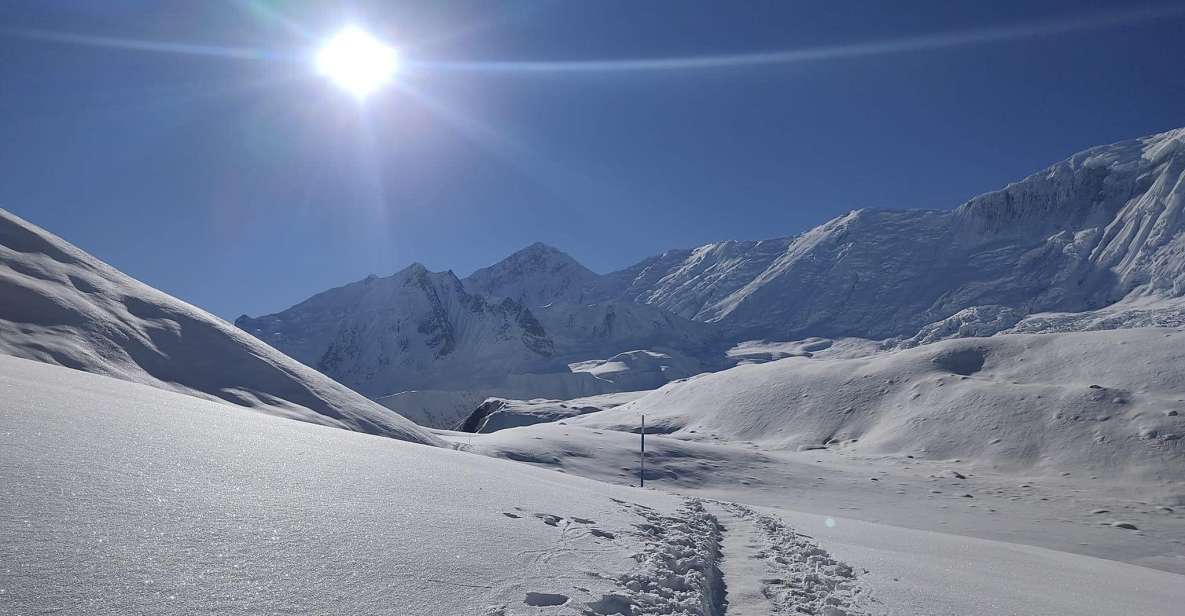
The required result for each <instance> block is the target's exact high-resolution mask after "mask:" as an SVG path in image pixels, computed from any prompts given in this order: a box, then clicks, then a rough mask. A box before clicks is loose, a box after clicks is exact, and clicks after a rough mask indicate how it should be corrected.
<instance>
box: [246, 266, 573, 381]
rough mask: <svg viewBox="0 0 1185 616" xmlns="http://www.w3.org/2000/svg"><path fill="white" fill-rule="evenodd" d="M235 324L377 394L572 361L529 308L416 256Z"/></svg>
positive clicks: (482, 378)
mask: <svg viewBox="0 0 1185 616" xmlns="http://www.w3.org/2000/svg"><path fill="white" fill-rule="evenodd" d="M235 324H236V325H237V326H238V327H240V328H242V329H244V330H246V331H248V332H250V333H251V334H253V335H254V336H256V337H258V338H260V339H261V340H264V341H265V342H267V343H269V344H271V345H272V346H274V347H276V348H278V349H280V350H282V351H284V352H285V353H288V354H289V355H291V356H292V357H294V358H296V359H297V360H299V361H301V362H304V363H305V364H306V365H309V366H312V367H314V368H316V369H318V370H320V371H321V372H324V373H325V374H328V375H329V376H331V377H333V378H335V379H337V380H338V381H339V382H341V383H344V384H346V385H348V386H350V387H352V388H354V389H355V390H357V391H360V392H362V393H365V394H368V395H372V396H377V395H382V394H389V393H394V392H398V391H403V390H408V389H417V388H432V387H434V386H436V387H438V386H441V385H453V384H456V383H458V382H459V381H463V382H464V383H466V384H469V385H472V384H477V383H483V382H488V383H496V382H501V379H502V377H504V376H505V375H506V374H511V373H525V372H554V371H558V370H563V369H565V364H564V363H563V362H562V361H559V360H557V359H556V358H555V356H556V348H555V343H554V342H553V341H552V340H551V339H550V338H548V336H547V332H545V331H544V329H543V327H542V326H541V325H540V323H539V321H538V320H537V319H536V318H535V316H534V315H533V314H532V313H531V311H530V310H529V309H527V308H526V307H525V306H523V305H522V304H520V303H518V302H516V301H514V300H512V299H492V298H487V297H485V296H482V295H477V294H473V293H469V292H468V291H466V290H465V288H464V287H463V286H462V284H461V281H460V280H459V279H457V277H456V276H455V275H453V273H452V272H429V271H428V270H427V269H426V268H424V266H422V265H420V264H418V263H417V264H413V265H412V266H410V267H408V268H406V269H404V270H402V271H400V272H398V273H396V274H393V275H391V276H387V277H377V276H371V277H368V278H366V279H364V280H361V281H358V282H355V283H352V284H348V285H346V286H343V287H338V288H336V289H331V290H329V291H325V292H323V293H319V294H317V295H315V296H313V297H311V298H309V299H308V300H305V301H304V302H301V303H300V304H297V305H296V306H293V307H292V308H290V309H288V310H285V311H283V312H280V313H278V314H273V315H268V316H264V317H260V318H257V319H252V318H250V317H247V316H242V317H239V318H238V319H237V320H236V321H235Z"/></svg>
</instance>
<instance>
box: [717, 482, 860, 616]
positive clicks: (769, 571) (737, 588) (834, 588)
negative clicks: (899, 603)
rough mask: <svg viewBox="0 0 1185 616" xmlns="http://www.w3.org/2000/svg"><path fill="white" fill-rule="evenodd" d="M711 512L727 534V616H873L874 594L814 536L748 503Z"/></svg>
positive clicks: (723, 566) (721, 506)
mask: <svg viewBox="0 0 1185 616" xmlns="http://www.w3.org/2000/svg"><path fill="white" fill-rule="evenodd" d="M707 510H708V511H709V512H711V513H712V514H713V515H714V516H715V517H716V519H717V521H718V523H719V524H720V525H721V527H722V530H723V543H722V549H721V554H722V556H723V558H722V561H721V563H720V565H719V566H720V570H721V572H722V573H723V577H724V585H725V588H726V589H727V592H728V595H727V609H726V610H725V612H724V614H726V615H727V616H764V615H767V614H775V615H780V614H794V615H804V616H805V615H809V616H866V615H867V614H868V612H867V611H865V610H864V608H863V605H864V604H866V603H868V602H869V601H870V597H869V595H868V590H867V589H866V588H865V587H864V586H863V585H861V584H860V583H858V582H857V580H856V573H855V571H854V570H853V569H852V567H851V566H849V565H847V564H845V563H842V562H839V561H837V560H835V559H834V558H832V557H831V555H830V554H828V553H827V552H826V551H825V550H823V549H822V548H820V547H819V545H818V544H817V543H816V542H815V541H814V540H813V539H812V538H810V537H808V536H806V535H803V534H800V533H797V532H795V531H794V530H793V529H791V528H790V527H788V526H786V524H785V523H784V522H783V521H782V520H780V519H779V518H777V517H775V516H772V515H767V514H763V513H759V512H757V511H755V510H753V509H751V508H749V507H746V506H744V505H738V504H736V503H725V502H713V503H711V504H710V505H709V506H708V508H707Z"/></svg>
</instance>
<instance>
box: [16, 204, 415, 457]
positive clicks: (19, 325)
mask: <svg viewBox="0 0 1185 616" xmlns="http://www.w3.org/2000/svg"><path fill="white" fill-rule="evenodd" d="M0 353H4V354H8V355H13V356H16V357H22V358H26V359H32V360H36V361H40V362H45V363H49V364H56V365H59V366H66V367H68V368H74V369H77V370H83V371H86V372H93V373H96V374H101V375H106V376H111V377H115V378H118V379H123V380H126V381H133V382H136V383H142V384H145V385H151V386H153V387H157V388H160V389H167V390H171V391H177V392H182V393H186V394H190V395H194V396H198V397H201V398H207V399H216V400H221V401H226V402H231V403H233V404H237V405H240V406H244V407H250V408H253V409H256V410H259V411H262V412H265V413H269V414H273V415H280V416H284V417H290V418H295V419H300V420H303V421H308V422H313V423H319V424H324V425H329V426H335V427H340V428H347V429H350V430H358V431H362V432H369V433H373V434H381V435H384V436H390V437H394V438H399V439H403V440H409V441H415V442H420V443H436V442H438V441H437V440H436V439H435V438H434V437H433V436H431V435H429V434H428V433H427V432H425V431H423V430H421V429H420V428H419V427H418V426H416V425H415V424H413V423H411V422H410V421H408V420H406V419H404V418H403V417H401V416H399V415H398V414H396V413H394V412H392V411H390V410H388V409H385V408H383V407H381V406H379V405H378V404H375V403H374V402H372V401H370V400H367V399H366V398H363V397H362V396H360V395H358V394H357V393H355V392H353V391H350V390H349V389H347V388H345V387H343V386H341V385H339V384H338V383H335V382H334V381H332V380H330V379H328V378H326V377H325V376H324V375H322V374H320V373H318V372H316V371H314V370H310V369H309V368H307V367H305V366H303V365H301V364H300V363H298V362H295V361H293V360H292V359H290V358H289V357H287V356H285V355H283V354H282V353H279V352H278V351H276V350H275V349H273V348H271V347H269V346H267V345H265V344H262V343H261V342H259V341H258V340H256V339H255V338H253V337H251V336H249V335H246V334H244V333H243V332H242V331H240V330H238V329H236V328H234V327H232V326H231V325H230V324H229V323H226V322H225V321H222V320H221V319H219V318H217V317H214V316H213V315H210V314H209V313H207V312H205V311H203V310H201V309H198V308H195V307H193V306H191V305H189V304H186V303H185V302H182V301H180V300H178V299H176V298H174V297H171V296H169V295H167V294H165V293H162V292H160V291H158V290H156V289H154V288H152V287H149V286H148V285H145V284H143V283H141V282H139V281H137V280H134V279H132V278H130V277H128V276H127V275H125V274H123V273H122V272H119V271H118V270H116V269H114V268H112V267H111V266H109V265H107V264H105V263H103V262H101V261H99V260H98V259H96V258H94V257H92V256H91V255H89V254H87V253H85V252H83V251H82V250H79V249H78V248H76V247H74V246H72V245H71V244H69V243H68V242H66V241H64V240H62V239H61V238H58V237H56V236H54V235H52V234H50V233H49V232H47V231H45V230H43V229H40V228H38V227H36V226H34V225H33V224H31V223H28V222H26V221H24V220H22V219H21V218H18V217H17V216H14V215H12V214H10V213H8V212H6V211H4V210H0Z"/></svg>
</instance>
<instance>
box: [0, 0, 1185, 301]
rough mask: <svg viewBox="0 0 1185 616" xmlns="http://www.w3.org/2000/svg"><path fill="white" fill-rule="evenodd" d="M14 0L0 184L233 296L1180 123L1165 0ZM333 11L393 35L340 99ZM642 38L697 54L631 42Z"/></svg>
mask: <svg viewBox="0 0 1185 616" xmlns="http://www.w3.org/2000/svg"><path fill="white" fill-rule="evenodd" d="M4 12H5V19H4V22H3V24H2V25H0V135H3V137H0V169H2V170H3V178H4V180H3V181H2V182H0V207H3V208H6V209H9V210H11V211H13V212H15V213H17V214H18V215H20V216H22V217H25V218H27V219H29V220H31V221H33V222H35V223H37V224H39V225H41V226H43V227H45V228H47V229H49V230H51V231H53V232H54V233H56V234H58V235H60V236H62V237H64V238H66V239H67V240H69V241H71V242H73V243H75V244H77V245H79V246H80V247H82V248H84V249H86V250H88V251H90V252H91V253H93V254H95V255H96V256H98V257H99V258H102V259H104V260H106V261H108V262H109V263H111V264H112V265H114V266H116V267H118V268H120V269H122V270H123V271H125V272H127V273H129V274H131V275H133V276H135V277H137V278H139V279H141V280H143V281H145V282H147V283H149V284H152V285H154V286H156V287H158V288H160V289H162V290H165V291H167V292H169V293H172V294H174V295H176V296H178V297H181V298H182V299H185V300H187V301H190V302H192V303H194V304H197V305H199V306H202V307H204V308H206V309H208V310H210V311H212V312H214V313H216V314H218V315H220V316H223V317H225V318H231V319H232V318H234V317H235V316H237V315H238V314H240V313H249V314H252V315H259V314H263V313H267V312H274V311H277V310H280V309H283V308H286V307H288V306H289V305H291V304H293V303H295V302H297V301H300V300H302V299H304V298H305V297H307V296H309V295H311V294H313V293H315V292H318V291H320V290H323V289H325V288H328V287H331V286H337V285H340V284H344V283H347V282H350V281H352V280H356V279H359V278H362V277H364V276H366V275H367V274H370V273H378V274H387V273H391V272H393V271H396V270H398V269H401V268H403V267H404V266H406V265H407V264H409V263H410V262H412V261H420V262H422V263H424V264H425V265H427V266H428V267H429V268H432V269H453V270H454V271H456V272H457V273H458V274H460V275H464V274H467V273H468V272H470V271H472V270H473V269H474V268H477V267H480V266H483V265H488V264H490V263H492V262H494V261H496V260H498V259H499V258H501V257H503V256H505V255H507V254H509V253H510V252H512V251H514V250H516V249H518V248H520V247H522V246H525V245H527V244H530V243H532V242H534V241H544V242H547V243H549V244H552V245H555V246H557V247H559V248H562V249H564V250H566V251H568V252H569V253H571V254H572V255H573V256H575V257H576V258H577V259H579V260H580V261H582V262H583V263H585V264H586V265H588V266H589V267H591V268H592V269H594V270H597V271H609V270H612V269H616V268H620V267H623V266H626V265H629V264H631V263H633V262H635V261H637V260H639V259H641V258H643V257H645V256H648V255H650V254H654V253H657V252H661V251H662V250H665V249H668V248H677V247H689V246H694V245H697V244H701V243H705V242H708V241H713V240H720V239H730V238H735V239H758V238H767V237H776V236H783V235H790V234H794V233H797V232H800V231H803V230H805V229H808V228H810V227H812V226H814V225H816V224H819V223H822V222H824V221H825V220H827V219H829V218H831V217H833V216H836V215H838V214H841V213H843V212H845V211H847V210H850V209H853V208H860V207H889V208H912V207H923V208H951V207H955V206H957V205H959V204H960V203H962V202H963V201H965V200H966V199H968V198H970V197H972V196H974V195H976V194H978V193H982V192H985V191H988V190H992V189H995V188H998V187H1001V186H1003V185H1004V184H1006V183H1008V182H1010V181H1013V180H1017V179H1020V178H1021V177H1023V176H1025V175H1028V174H1029V173H1032V172H1035V171H1038V170H1039V169H1041V168H1043V167H1044V166H1046V165H1048V164H1050V163H1053V162H1055V161H1057V160H1059V159H1062V158H1064V157H1066V156H1068V155H1069V154H1071V153H1073V152H1075V151H1077V150H1080V149H1083V148H1086V147H1089V146H1092V145H1099V144H1103V143H1108V142H1113V141H1118V140H1122V139H1125V138H1130V137H1136V136H1141V135H1144V134H1150V133H1154V132H1159V131H1163V130H1167V129H1170V128H1176V127H1180V126H1185V112H1183V110H1185V70H1183V68H1182V65H1181V62H1180V59H1181V58H1183V57H1185V37H1183V36H1181V32H1182V31H1185V7H1183V6H1182V4H1181V3H1179V2H1177V3H1164V2H1160V3H1156V2H1151V3H1148V4H1138V5H1137V4H1133V3H1131V2H1063V1H1057V2H1055V1H1049V2H1035V1H1017V2H1008V1H1000V2H990V3H987V2H949V1H943V2H923V1H917V2H839V1H835V2H790V1H785V2H693V1H690V0H689V1H672V2H659V1H647V2H629V1H625V2H615V1H608V0H605V1H598V2H559V1H552V2H542V1H534V2H514V3H494V2H484V1H483V2H432V3H428V2H424V3H418V4H416V3H406V4H398V3H394V2H369V3H368V2H299V1H296V2H280V1H277V0H228V1H214V0H210V1H201V0H190V1H185V2H181V1H158V0H153V1H148V0H104V2H91V1H89V0H86V1H82V0H80V1H77V2H67V1H64V0H63V1H53V0H49V1H46V0H36V1H32V0H30V1H22V0H16V1H13V0H9V1H8V2H6V3H5V4H4ZM347 23H354V24H358V25H362V26H364V27H366V28H368V29H370V30H372V31H373V32H374V33H375V34H376V35H379V36H381V37H383V38H384V39H385V40H387V41H389V42H391V43H392V44H393V45H395V46H397V47H399V48H401V50H402V52H403V55H404V58H405V60H406V62H407V64H408V68H407V70H406V71H405V72H404V73H403V74H402V75H401V76H400V77H399V80H398V83H397V84H396V86H395V87H392V88H389V89H388V90H386V91H384V92H381V93H380V94H378V95H376V96H373V97H371V98H370V99H368V100H367V101H366V102H365V103H364V104H362V105H360V104H359V103H358V102H357V101H355V100H354V99H351V98H350V97H349V96H348V95H346V94H344V93H342V92H341V91H338V90H336V89H335V88H333V87H331V86H330V85H329V84H327V83H326V82H325V81H324V80H322V79H320V78H319V77H318V76H316V75H315V74H314V73H313V71H312V69H311V66H310V63H309V57H310V55H311V54H312V53H313V51H314V50H315V48H316V47H317V45H318V41H319V40H320V39H323V38H324V37H325V36H327V35H329V34H331V33H332V32H333V31H334V30H336V29H337V28H338V27H340V26H342V25H345V24H347ZM159 43H165V44H168V45H169V46H167V47H166V48H164V49H161V48H160V46H159V45H157V44H159ZM869 43H872V44H871V45H870V44H869ZM820 49H822V50H824V51H823V52H822V53H820V52H819V50H820ZM795 50H799V51H801V50H807V53H798V54H788V55H786V56H785V57H782V56H776V58H782V59H781V60H778V61H775V62H767V63H753V62H750V61H749V60H752V58H751V57H748V56H745V58H748V60H745V58H742V59H741V61H736V58H733V56H736V55H737V54H741V55H742V56H743V55H744V54H752V53H768V52H786V51H791V52H792V51H795ZM836 50H838V51H836ZM244 51H247V52H249V53H243V52H244ZM717 56H728V57H730V58H732V59H731V60H728V61H723V60H721V61H709V62H706V63H705V62H702V61H701V60H702V59H703V58H705V57H708V58H713V57H717ZM653 58H698V59H700V60H695V61H693V62H692V66H686V65H680V64H679V63H675V66H676V67H677V68H663V66H665V65H661V64H662V63H660V66H655V65H653V64H652V63H648V64H644V65H643V68H644V69H645V70H623V69H625V68H629V67H634V68H635V69H636V68H637V65H636V64H630V63H629V62H628V61H631V60H639V59H643V60H645V59H653ZM589 61H599V62H600V64H598V65H596V66H589V65H587V64H577V65H575V67H580V68H581V69H582V70H573V68H574V65H572V64H570V63H573V62H576V63H580V62H589ZM620 61H626V63H625V64H621V63H620ZM523 63H526V64H525V65H524V64H523ZM668 64H669V63H668ZM524 66H529V67H533V69H532V70H522V69H523V67H524ZM516 67H517V68H516Z"/></svg>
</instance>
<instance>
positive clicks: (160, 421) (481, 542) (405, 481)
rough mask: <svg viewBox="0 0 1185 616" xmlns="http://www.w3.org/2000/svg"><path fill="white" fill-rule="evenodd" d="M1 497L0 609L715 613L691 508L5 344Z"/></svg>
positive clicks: (0, 370)
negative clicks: (205, 396)
mask: <svg viewBox="0 0 1185 616" xmlns="http://www.w3.org/2000/svg"><path fill="white" fill-rule="evenodd" d="M0 490H2V492H3V493H2V495H0V563H2V566H0V613H4V614H32V613H50V612H54V613H75V614H112V615H115V614H119V615H123V614H133V613H135V614H261V613H269V614H277V613H315V614H392V615H401V616H410V615H424V616H437V615H440V614H457V615H466V614H468V615H485V616H492V615H496V614H501V615H506V616H509V615H524V614H592V615H596V614H613V613H621V612H620V611H619V610H620V609H622V608H624V609H628V610H632V613H634V614H715V613H716V612H715V611H712V610H711V609H710V608H711V606H713V605H715V604H716V600H715V599H714V598H713V597H714V596H715V595H713V593H714V592H716V591H717V590H718V588H717V587H710V582H712V580H713V579H715V578H714V575H715V574H714V567H715V565H716V561H717V559H718V553H717V551H716V549H717V547H718V539H717V537H716V534H715V533H716V521H715V519H714V518H712V517H711V516H709V515H708V514H706V513H704V512H703V508H702V506H701V505H699V504H698V503H697V502H695V501H688V500H685V499H681V498H677V497H672V496H669V495H665V494H662V493H657V492H651V491H640V490H633V489H629V488H623V487H619V486H612V485H608V484H605V483H601V482H595V481H590V480H587V479H581V478H577V477H569V476H566V475H563V474H560V473H555V472H550V471H545V470H541V469H536V468H532V467H530V466H527V465H522V464H517V463H513V462H506V461H499V460H491V459H489V458H485V457H479V456H474V455H470V454H466V453H461V452H457V451H452V450H449V449H442V448H436V447H428V446H423V445H415V444H408V443H405V442H401V441H396V440H393V439H387V438H379V437H374V436H370V435H364V434H359V433H355V432H349V431H345V430H333V429H328V428H325V427H322V426H316V425H310V424H306V423H300V422H293V421H286V420H282V419H278V418H275V417H269V416H266V415H263V414H259V413H251V412H247V411H245V410H243V409H241V408H238V407H234V406H231V405H227V404H222V403H218V402H212V401H208V400H201V399H198V398H194V397H191V396H185V395H181V394H176V393H172V392H167V391H162V390H158V389H153V388H150V387H145V386H141V385H138V384H134V383H127V382H124V381H119V380H115V379H110V378H107V377H101V376H96V375H92V374H87V373H83V372H78V371H70V370H66V369H64V368H60V367H57V366H50V365H45V364H40V363H36V362H30V361H26V360H22V359H17V358H11V357H5V356H0ZM651 608H653V609H651Z"/></svg>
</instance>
